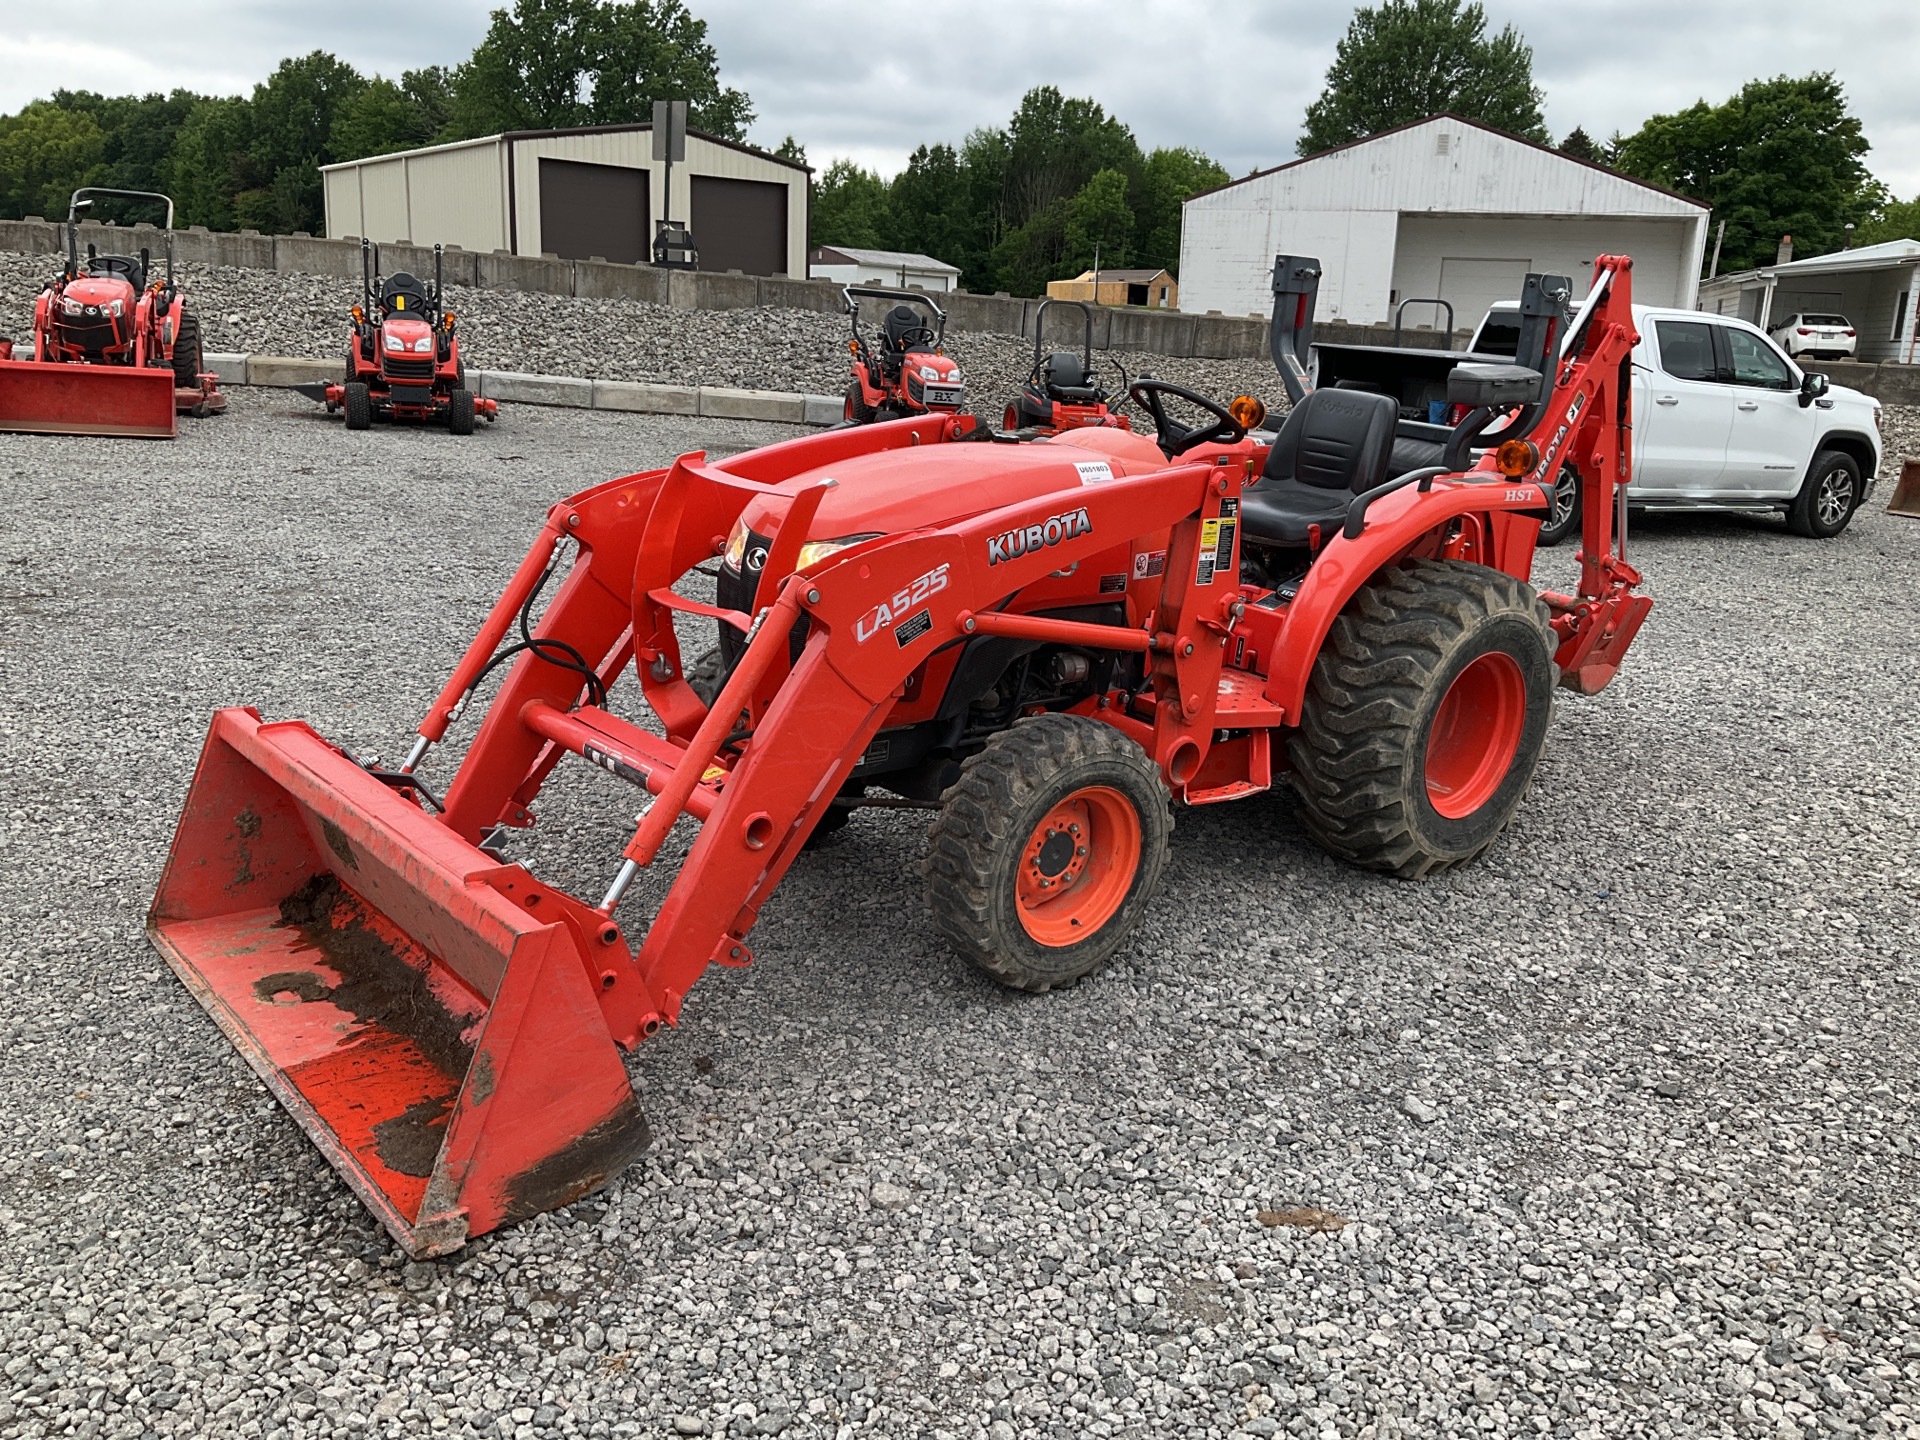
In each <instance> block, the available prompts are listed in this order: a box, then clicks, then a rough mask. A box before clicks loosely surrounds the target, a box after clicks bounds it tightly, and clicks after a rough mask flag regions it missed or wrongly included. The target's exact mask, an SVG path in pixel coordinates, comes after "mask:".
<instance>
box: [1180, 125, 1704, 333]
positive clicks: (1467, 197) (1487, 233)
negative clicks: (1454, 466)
mask: <svg viewBox="0 0 1920 1440" xmlns="http://www.w3.org/2000/svg"><path fill="white" fill-rule="evenodd" d="M1180 230H1181V233H1180V308H1181V309H1182V310H1186V311H1189V312H1203V311H1207V310H1218V311H1220V312H1222V313H1223V314H1228V315H1246V314H1259V315H1264V314H1265V313H1266V312H1267V310H1268V309H1269V308H1270V307H1271V304H1272V296H1271V290H1270V283H1271V273H1272V268H1273V257H1274V256H1275V255H1278V254H1291V255H1314V256H1318V257H1319V259H1320V261H1321V264H1322V266H1323V267H1324V270H1325V273H1324V276H1323V277H1322V280H1321V283H1320V314H1321V316H1322V318H1324V319H1330V320H1344V321H1347V322H1348V323H1350V324H1355V325H1368V324H1378V323H1381V322H1385V321H1391V320H1392V318H1393V314H1394V310H1395V308H1396V307H1397V306H1398V305H1399V304H1400V303H1401V302H1402V301H1406V300H1413V299H1435V298H1437V299H1441V300H1446V301H1449V302H1450V303H1451V304H1452V305H1453V309H1454V325H1455V328H1456V329H1470V328H1471V327H1472V326H1473V325H1474V324H1475V323H1477V322H1478V320H1479V319H1480V316H1481V315H1482V314H1484V313H1485V311H1486V308H1487V306H1488V305H1489V304H1491V303H1492V302H1493V301H1494V300H1498V299H1510V298H1513V297H1515V296H1517V295H1518V294H1519V293H1520V281H1521V277H1523V276H1524V275H1525V274H1526V273H1527V272H1528V271H1529V270H1534V271H1543V272H1547V273H1554V274H1562V275H1571V276H1573V277H1574V285H1575V288H1576V290H1579V289H1582V288H1583V285H1584V282H1583V280H1582V277H1583V276H1584V275H1586V274H1588V273H1590V271H1591V269H1592V266H1593V257H1594V256H1596V255H1599V254H1625V255H1631V256H1632V257H1633V294H1634V299H1635V300H1637V301H1639V302H1641V303H1642V304H1648V305H1680V306H1685V307H1688V308H1691V307H1692V305H1693V303H1694V296H1695V291H1696V287H1697V284H1698V277H1699V274H1700V261H1701V257H1702V254H1703V253H1704V248H1705V245H1706V238H1707V207H1706V206H1704V205H1701V204H1699V203H1698V202H1696V201H1693V200H1689V199H1687V198H1686V197H1684V196H1681V195H1676V194H1674V193H1672V192H1671V191H1668V190H1662V189H1660V188H1659V187H1658V186H1655V185H1648V184H1646V183H1645V182H1643V181H1639V180H1632V179H1629V178H1628V177H1627V176H1625V175H1621V174H1617V173H1616V172H1614V171H1612V170H1608V169H1606V168H1605V167H1604V166H1599V165H1591V164H1588V163H1587V162H1586V161H1584V160H1576V159H1574V158H1573V157H1571V156H1568V155H1562V154H1561V153H1560V152H1559V151H1557V150H1552V149H1549V148H1548V147H1546V146H1544V145H1536V144H1534V143H1533V142H1532V141H1530V140H1522V139H1519V138H1517V137H1516V136H1512V135H1508V134H1506V133H1504V132H1502V131H1499V130H1494V129H1491V128H1489V127H1487V126H1485V125H1481V124H1478V123H1476V122H1474V121H1472V120H1463V119H1460V118H1459V117H1458V116H1454V115H1434V116H1429V117H1428V118H1427V119H1425V120H1421V121H1418V122H1416V123H1414V124H1412V125H1405V126H1402V127H1400V128H1399V129H1397V130H1387V131H1383V132H1381V133H1380V134H1378V135H1372V136H1369V137H1368V138H1367V139H1365V140H1358V141H1355V142H1354V143H1352V144H1350V145H1342V146H1340V147H1338V148H1337V149H1333V150H1327V151H1323V152H1322V153H1320V154H1318V155H1312V156H1309V157H1308V158H1306V159H1304V160H1295V161H1293V162H1292V163H1290V164H1287V165H1280V166H1276V167H1275V168H1273V169H1271V170H1262V171H1257V172H1255V173H1254V174H1252V175H1249V176H1247V177H1246V179H1244V180H1236V181H1234V182H1233V183H1231V184H1228V185H1223V186H1221V187H1220V188H1218V189H1216V190H1209V191H1205V192H1203V193H1201V194H1199V195H1196V196H1194V197H1193V198H1192V199H1191V200H1189V201H1187V203H1186V206H1185V209H1184V213H1183V217H1182V223H1181V227H1180ZM1436 313H1437V312H1436V311H1435V310H1434V308H1433V307H1427V306H1422V307H1419V308H1418V309H1416V308H1414V307H1409V308H1408V310H1407V312H1406V316H1405V319H1406V323H1407V324H1408V325H1409V326H1412V325H1415V324H1426V325H1432V324H1435V323H1436V321H1435V320H1434V318H1433V317H1434V315H1435V314H1436Z"/></svg>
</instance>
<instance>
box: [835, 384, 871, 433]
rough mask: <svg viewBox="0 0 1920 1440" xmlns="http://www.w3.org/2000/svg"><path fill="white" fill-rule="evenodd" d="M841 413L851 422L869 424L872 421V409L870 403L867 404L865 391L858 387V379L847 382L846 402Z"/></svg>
mask: <svg viewBox="0 0 1920 1440" xmlns="http://www.w3.org/2000/svg"><path fill="white" fill-rule="evenodd" d="M843 413H844V414H845V416H846V418H847V420H848V421H849V422H850V423H852V424H855V425H870V424H872V423H873V416H874V409H873V407H872V406H871V405H869V404H867V395H866V391H864V390H862V389H861V388H860V382H859V381H858V380H850V381H848V382H847V403H846V405H845V407H844V411H843Z"/></svg>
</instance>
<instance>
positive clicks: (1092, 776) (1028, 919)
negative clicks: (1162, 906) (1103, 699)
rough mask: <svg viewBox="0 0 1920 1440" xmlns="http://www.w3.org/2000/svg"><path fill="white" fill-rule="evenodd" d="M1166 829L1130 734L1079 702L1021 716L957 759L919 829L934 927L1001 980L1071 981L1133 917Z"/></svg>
mask: <svg viewBox="0 0 1920 1440" xmlns="http://www.w3.org/2000/svg"><path fill="white" fill-rule="evenodd" d="M1172 834H1173V813H1172V811H1171V809H1170V808H1169V806H1168V803H1167V790H1166V786H1165V785H1164V784H1163V783H1162V782H1161V778H1160V771H1159V768H1158V767H1157V766H1156V765H1155V764H1154V763H1153V760H1152V759H1151V757H1149V756H1148V754H1147V753H1146V751H1144V750H1142V749H1141V748H1140V747H1139V746H1138V745H1136V744H1135V743H1134V742H1133V741H1132V740H1129V739H1128V738H1127V737H1126V736H1124V735H1122V734H1121V733H1120V732H1119V731H1118V730H1115V729H1113V728H1112V727H1111V726H1108V725H1102V724H1101V723H1100V722H1099V721H1097V720H1089V719H1086V718H1084V717H1082V716H1077V715H1037V716H1034V717H1032V718H1030V719H1026V720H1021V721H1019V722H1018V723H1016V724H1015V725H1014V726H1013V727H1012V728H1011V729H1007V730H1003V731H1001V732H1000V733H999V734H998V735H995V736H994V737H993V738H992V739H991V740H989V741H988V742H987V747H986V749H984V750H982V751H981V752H980V753H979V754H977V755H975V756H973V757H972V758H970V759H969V760H967V762H966V763H965V764H964V765H963V766H962V767H961V770H960V778H959V780H957V781H956V782H955V783H954V784H953V785H952V786H951V787H950V788H949V789H948V790H947V793H946V795H945V796H944V797H943V798H942V801H941V807H940V816H939V819H937V820H935V821H934V823H933V827H932V829H930V830H929V831H928V832H927V838H928V846H927V851H928V853H927V861H926V875H927V904H928V908H929V909H930V910H931V911H932V914H933V923H934V926H935V927H936V928H937V929H938V930H939V931H940V933H941V934H943V935H945V936H946V937H947V939H948V941H949V942H951V943H952V945H953V947H954V948H955V949H956V950H958V951H959V952H960V953H961V954H962V955H964V956H965V957H966V958H967V959H968V960H969V961H971V962H972V963H973V964H974V965H976V966H978V967H979V968H980V969H982V970H984V971H986V973H987V974H989V975H991V976H992V977H993V978H994V979H996V980H998V981H999V982H1000V983H1001V984H1002V985H1008V986H1011V987H1013V988H1014V989H1016V990H1031V991H1036V992H1037V991H1045V990H1054V989H1058V988H1060V987H1061V986H1065V985H1071V984H1073V983H1074V982H1075V981H1076V980H1079V979H1080V978H1081V977H1083V976H1085V975H1089V974H1091V973H1092V972H1093V971H1095V970H1097V969H1099V968H1100V966H1101V965H1102V964H1104V963H1105V962H1106V960H1107V958H1108V957H1109V956H1111V955H1112V954H1113V952H1114V951H1115V950H1117V949H1119V948H1120V946H1121V945H1122V944H1124V943H1125V942H1126V940H1127V937H1128V936H1129V935H1130V934H1132V932H1133V930H1134V928H1135V927H1136V926H1138V925H1139V923H1140V920H1141V918H1142V917H1143V916H1144V915H1145V914H1146V911H1147V908H1148V906H1150V905H1151V904H1152V903H1153V896H1154V892H1155V891H1156V890H1157V889H1158V888H1159V885H1160V876H1161V873H1162V872H1163V871H1164V870H1165V869H1166V864H1167V846H1168V841H1169V839H1170V838H1171V837H1172Z"/></svg>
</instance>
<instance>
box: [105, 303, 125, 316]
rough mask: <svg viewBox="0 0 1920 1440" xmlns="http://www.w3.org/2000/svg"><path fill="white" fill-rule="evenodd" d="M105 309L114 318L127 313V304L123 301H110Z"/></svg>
mask: <svg viewBox="0 0 1920 1440" xmlns="http://www.w3.org/2000/svg"><path fill="white" fill-rule="evenodd" d="M107 309H108V311H109V312H111V313H112V314H114V315H116V316H118V315H124V314H126V313H127V303H126V301H124V300H112V301H109V302H108V304H107Z"/></svg>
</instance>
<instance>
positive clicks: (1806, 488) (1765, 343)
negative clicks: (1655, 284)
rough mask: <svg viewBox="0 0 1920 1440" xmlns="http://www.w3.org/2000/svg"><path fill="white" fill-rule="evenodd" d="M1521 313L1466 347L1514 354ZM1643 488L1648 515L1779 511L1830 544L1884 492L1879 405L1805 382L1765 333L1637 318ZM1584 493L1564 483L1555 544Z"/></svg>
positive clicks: (1639, 502) (1673, 314) (1632, 487)
mask: <svg viewBox="0 0 1920 1440" xmlns="http://www.w3.org/2000/svg"><path fill="white" fill-rule="evenodd" d="M1518 312H1519V305H1518V302H1515V301H1501V302H1499V303H1497V304H1495V305H1494V306H1493V308H1492V309H1490V310H1489V311H1488V312H1487V314H1486V316H1485V318H1484V319H1482V320H1481V322H1480V326H1479V328H1478V329H1477V330H1476V331H1475V332H1474V336H1473V342H1472V343H1471V344H1470V345H1469V346H1468V347H1467V348H1468V350H1469V351H1470V352H1473V353H1475V354H1487V355H1508V356H1511V355H1512V354H1513V353H1514V350H1515V347H1516V344H1517V341H1518V336H1519V331H1518ZM1633 318H1634V323H1635V324H1636V325H1637V326H1638V327H1639V330H1640V343H1639V344H1638V345H1637V346H1635V347H1634V351H1633V478H1632V480H1631V481H1630V483H1629V488H1628V490H1627V499H1628V503H1629V504H1631V505H1633V506H1635V507H1638V508H1643V509H1649V510H1653V509H1739V510H1754V509H1769V510H1781V511H1785V512H1786V517H1787V525H1788V528H1789V529H1791V530H1793V531H1794V532H1795V533H1796V534H1800V535H1809V536H1813V537H1815V538H1819V539H1829V538H1831V537H1832V536H1835V535H1838V534H1839V533H1840V532H1841V531H1842V530H1844V529H1846V528H1847V522H1848V521H1849V520H1851V519H1852V518H1853V512H1854V511H1855V510H1856V509H1858V508H1859V507H1860V505H1861V503H1862V502H1864V501H1865V500H1866V499H1867V498H1868V496H1869V495H1870V494H1871V493H1872V491H1873V483H1874V479H1875V476H1876V475H1877V473H1878V471H1879V468H1880V402H1879V401H1878V400H1875V399H1874V398H1872V397H1871V396H1869V395H1863V394H1861V393H1860V392H1859V391H1858V390H1849V389H1847V388H1846V387H1845V386H1841V385H1829V384H1828V383H1827V377H1826V376H1824V375H1821V374H1819V373H1818V372H1812V371H1803V370H1802V369H1801V368H1800V367H1799V366H1798V365H1796V364H1795V363H1794V362H1793V361H1792V360H1790V359H1788V358H1787V356H1786V355H1784V354H1783V353H1782V352H1781V350H1780V348H1779V347H1778V346H1777V345H1775V344H1774V343H1773V341H1771V340H1769V339H1768V338H1767V336H1766V335H1765V334H1764V333H1763V332H1762V331H1760V330H1759V329H1758V328H1757V327H1756V326H1753V325H1749V324H1748V323H1747V322H1746V321H1744V320H1737V319H1735V318H1733V317H1732V316H1728V315H1709V314H1706V313H1704V312H1703V311H1699V310H1663V309H1657V308H1655V307H1653V306H1647V305H1636V306H1634V307H1633ZM1579 493H1580V492H1579V488H1578V486H1577V485H1576V484H1574V483H1573V482H1572V480H1571V477H1563V481H1562V484H1561V485H1560V486H1559V487H1558V493H1557V494H1556V496H1555V500H1556V503H1555V506H1554V515H1553V518H1552V520H1551V521H1549V522H1548V524H1547V525H1545V526H1543V527H1542V529H1541V537H1540V538H1541V540H1542V541H1543V542H1544V543H1547V544H1552V543H1554V542H1555V541H1557V540H1560V539H1562V538H1564V537H1565V536H1566V535H1568V534H1571V533H1572V531H1573V530H1574V529H1575V527H1576V526H1577V524H1578V520H1579V509H1578V506H1579Z"/></svg>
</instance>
